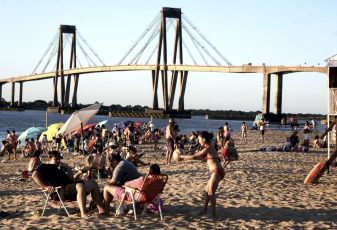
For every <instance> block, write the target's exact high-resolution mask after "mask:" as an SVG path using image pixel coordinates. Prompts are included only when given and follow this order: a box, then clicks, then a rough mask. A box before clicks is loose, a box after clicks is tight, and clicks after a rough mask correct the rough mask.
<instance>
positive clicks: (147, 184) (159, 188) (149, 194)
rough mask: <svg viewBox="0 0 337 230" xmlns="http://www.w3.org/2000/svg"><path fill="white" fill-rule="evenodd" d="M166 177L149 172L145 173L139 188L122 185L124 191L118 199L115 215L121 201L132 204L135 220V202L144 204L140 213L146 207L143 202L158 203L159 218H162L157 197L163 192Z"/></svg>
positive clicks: (120, 205) (118, 210)
mask: <svg viewBox="0 0 337 230" xmlns="http://www.w3.org/2000/svg"><path fill="white" fill-rule="evenodd" d="M167 179H168V176H167V175H164V174H152V173H149V174H147V175H146V177H145V179H144V182H143V185H142V187H141V189H140V190H139V189H134V188H129V187H126V186H124V187H125V192H124V195H123V197H122V199H121V200H118V202H119V203H120V204H119V206H118V208H117V210H116V216H117V215H118V213H120V208H121V207H122V204H123V203H127V204H132V206H133V213H134V215H135V220H137V214H136V204H144V209H143V212H142V215H143V214H144V213H145V211H146V208H147V205H145V204H154V205H158V208H159V213H160V218H161V219H163V214H162V210H161V204H160V200H159V198H160V195H161V194H162V193H163V190H164V187H165V184H166V182H167ZM127 196H128V197H131V200H128V199H125V198H126V197H127Z"/></svg>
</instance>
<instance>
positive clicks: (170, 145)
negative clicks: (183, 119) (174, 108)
mask: <svg viewBox="0 0 337 230" xmlns="http://www.w3.org/2000/svg"><path fill="white" fill-rule="evenodd" d="M175 123H176V122H175V121H174V119H173V118H171V119H170V120H169V124H168V126H167V127H166V147H167V152H166V161H167V164H171V159H172V153H173V151H174V140H175V139H176V135H177V134H176V132H175V131H174V124H175Z"/></svg>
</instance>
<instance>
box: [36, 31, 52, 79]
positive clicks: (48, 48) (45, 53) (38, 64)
mask: <svg viewBox="0 0 337 230" xmlns="http://www.w3.org/2000/svg"><path fill="white" fill-rule="evenodd" d="M57 35H58V32H56V34H55V35H54V37H53V39H52V41H51V42H50V44H49V45H48V47H47V49H46V51H45V52H44V53H43V55H42V57H41V59H40V60H39V62H38V63H37V65H36V66H35V68H34V70H33V72H32V74H34V73H35V71H36V69H37V68H38V67H39V66H40V64H41V62H42V60H43V59H44V58H45V57H46V55H47V53H48V52H49V50H50V48H51V47H52V46H53V45H54V43H55V41H56V40H57Z"/></svg>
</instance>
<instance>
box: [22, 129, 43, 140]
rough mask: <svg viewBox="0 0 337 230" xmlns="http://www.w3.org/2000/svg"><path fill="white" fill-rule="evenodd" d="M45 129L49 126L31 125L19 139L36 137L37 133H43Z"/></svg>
mask: <svg viewBox="0 0 337 230" xmlns="http://www.w3.org/2000/svg"><path fill="white" fill-rule="evenodd" d="M44 131H47V128H45V127H31V128H29V129H27V130H26V131H24V132H23V133H22V134H21V135H20V136H19V138H18V140H24V139H30V138H34V137H36V136H37V135H39V134H41V133H43V132H44Z"/></svg>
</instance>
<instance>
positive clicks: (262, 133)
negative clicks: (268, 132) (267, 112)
mask: <svg viewBox="0 0 337 230" xmlns="http://www.w3.org/2000/svg"><path fill="white" fill-rule="evenodd" d="M259 126H260V132H261V143H263V142H264V130H265V126H266V123H265V122H264V119H261V122H260V124H259Z"/></svg>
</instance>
